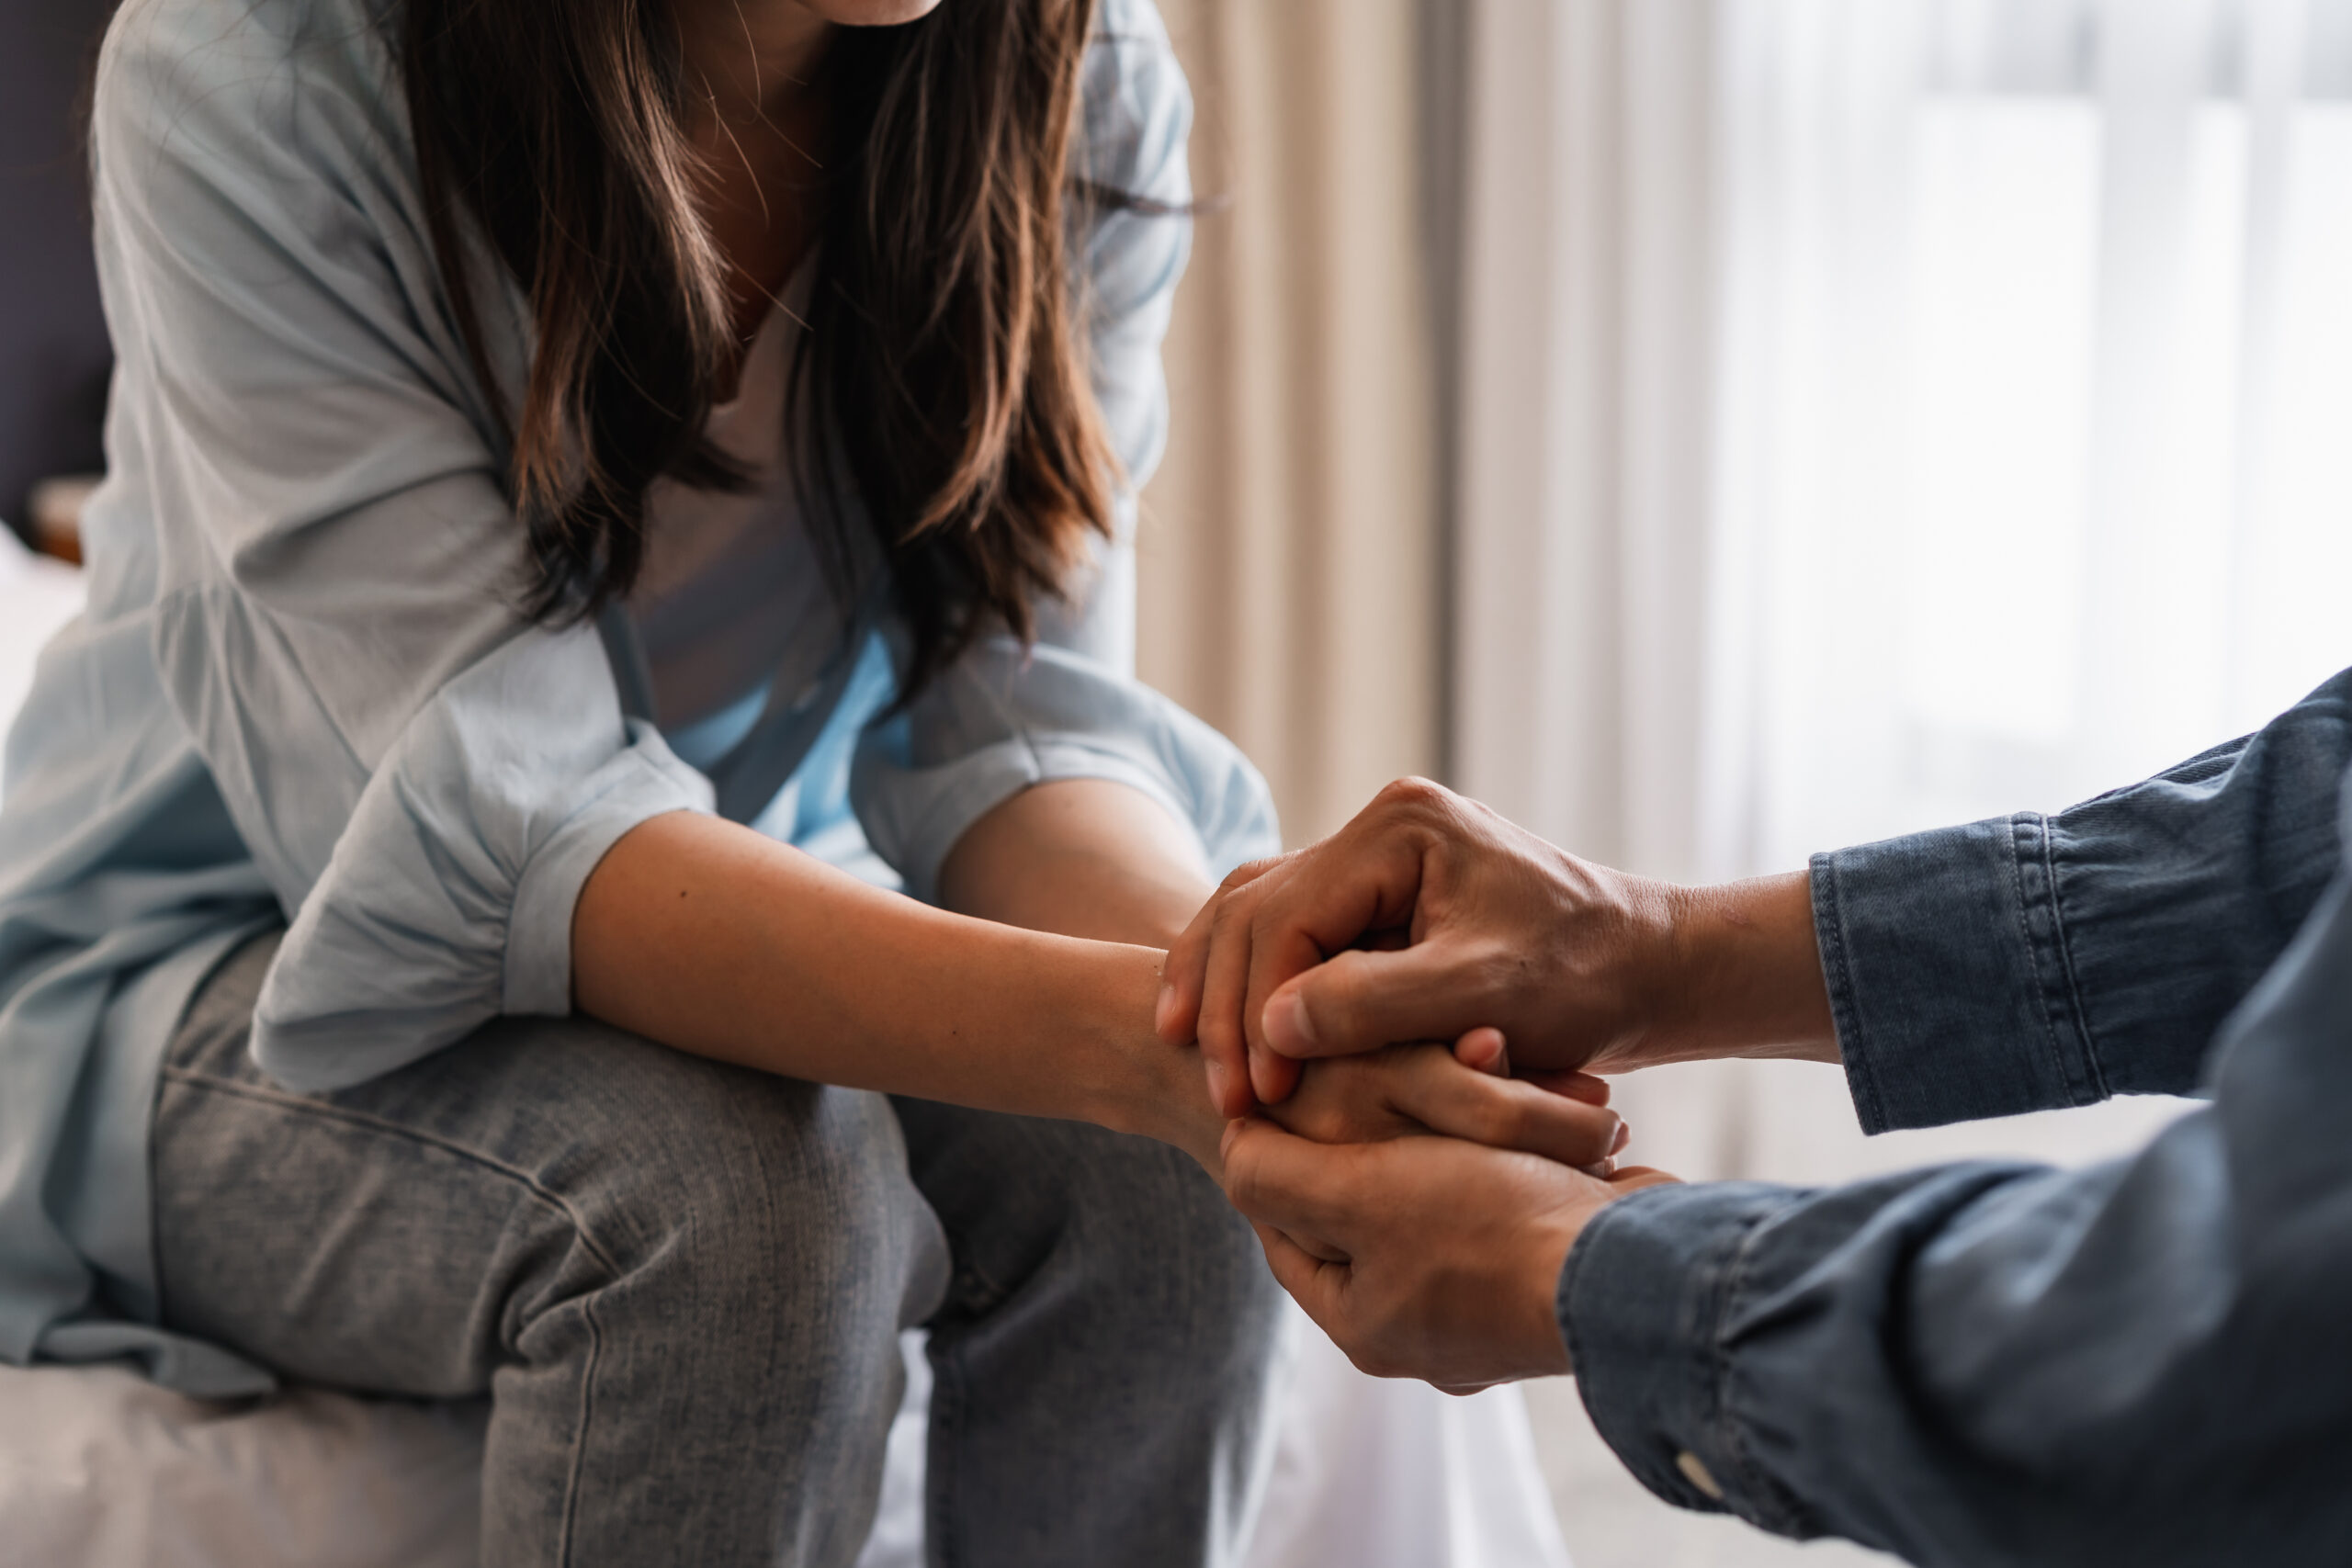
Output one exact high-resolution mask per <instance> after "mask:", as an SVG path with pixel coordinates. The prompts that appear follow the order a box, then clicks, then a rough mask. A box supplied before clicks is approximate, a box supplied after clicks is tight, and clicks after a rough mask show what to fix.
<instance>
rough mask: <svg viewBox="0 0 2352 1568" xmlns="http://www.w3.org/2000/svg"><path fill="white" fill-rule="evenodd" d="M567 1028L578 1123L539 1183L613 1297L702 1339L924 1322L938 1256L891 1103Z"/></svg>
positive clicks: (860, 1331) (859, 1330) (858, 1330)
mask: <svg viewBox="0 0 2352 1568" xmlns="http://www.w3.org/2000/svg"><path fill="white" fill-rule="evenodd" d="M565 1032H566V1033H567V1034H568V1036H569V1038H568V1039H567V1040H566V1041H565V1049H564V1051H563V1053H562V1054H563V1055H566V1056H568V1057H570V1058H571V1060H570V1062H569V1063H568V1066H569V1067H570V1068H571V1071H572V1072H573V1073H574V1074H575V1075H577V1077H579V1078H580V1079H582V1080H584V1083H583V1087H582V1089H579V1090H577V1091H575V1092H573V1093H571V1094H567V1095H566V1096H565V1097H564V1100H565V1104H566V1106H567V1108H568V1113H569V1114H571V1115H575V1116H577V1117H579V1119H580V1120H579V1123H578V1124H577V1125H576V1126H575V1127H574V1128H573V1129H572V1130H571V1131H572V1135H571V1137H570V1138H569V1139H567V1140H566V1142H565V1145H564V1146H563V1148H562V1150H561V1152H560V1155H559V1156H557V1157H556V1158H555V1159H554V1160H552V1161H550V1162H549V1163H548V1168H545V1170H544V1172H543V1179H544V1180H545V1181H546V1182H547V1184H548V1187H549V1190H551V1191H552V1192H554V1193H556V1194H557V1195H559V1197H560V1201H561V1202H562V1204H563V1205H564V1207H565V1208H566V1209H568V1210H569V1211H570V1219H571V1224H573V1225H574V1226H575V1227H576V1229H577V1230H578V1232H579V1234H580V1239H581V1244H582V1247H586V1248H588V1249H590V1250H592V1251H594V1252H595V1253H597V1254H601V1255H602V1256H601V1258H599V1259H598V1262H599V1264H600V1265H601V1267H600V1269H599V1270H598V1271H599V1272H602V1273H605V1274H606V1275H608V1276H610V1278H609V1279H608V1280H606V1281H605V1287H604V1288H605V1293H606V1294H607V1295H608V1296H615V1297H619V1298H625V1299H627V1300H628V1302H630V1303H632V1304H634V1305H639V1306H641V1307H642V1308H643V1309H644V1310H645V1311H647V1312H648V1313H653V1314H670V1315H674V1317H675V1318H676V1320H677V1321H678V1323H679V1324H680V1325H682V1326H690V1327H691V1328H692V1329H693V1331H695V1332H698V1333H730V1334H731V1333H737V1332H741V1333H750V1334H754V1335H763V1334H776V1333H781V1334H785V1335H787V1336H788V1335H791V1334H795V1333H801V1334H809V1333H816V1334H820V1335H821V1334H838V1335H846V1336H850V1337H857V1338H860V1339H865V1338H871V1337H873V1336H875V1335H876V1334H877V1333H881V1334H884V1335H886V1336H887V1334H888V1333H889V1332H891V1331H894V1330H895V1329H896V1327H897V1326H898V1325H899V1322H900V1321H901V1320H902V1319H904V1318H906V1317H907V1316H908V1315H909V1314H910V1313H911V1314H918V1315H919V1314H920V1312H921V1311H922V1306H923V1303H922V1301H921V1300H920V1298H921V1296H922V1292H923V1290H924V1289H925V1282H926V1280H927V1279H933V1278H935V1277H936V1276H937V1275H938V1274H939V1273H940V1272H941V1265H940V1263H939V1261H938V1260H937V1257H936V1255H937V1254H938V1253H939V1252H940V1250H941V1244H940V1243H939V1241H938V1239H937V1234H936V1222H935V1221H934V1220H933V1218H932V1217H931V1215H930V1213H929V1212H928V1210H927V1209H926V1208H925V1206H924V1205H923V1203H922V1200H921V1198H920V1197H919V1196H918V1195H917V1194H916V1193H915V1191H914V1189H913V1186H912V1184H911V1183H910V1180H909V1179H908V1176H907V1171H906V1155H905V1147H904V1144H903V1141H902V1139H901V1136H900V1134H899V1128H898V1123H897V1121H896V1119H895V1118H894V1117H893V1116H892V1115H891V1113H890V1110H889V1106H888V1101H886V1100H883V1099H882V1098H881V1097H880V1096H878V1095H875V1094H869V1093H865V1092H863V1091H860V1090H855V1089H838V1088H831V1087H827V1086H823V1085H817V1084H809V1083H803V1082H799V1081H797V1080H794V1079H786V1078H779V1077H774V1076H772V1075H768V1074H763V1073H759V1072H755V1071H752V1070H750V1069H747V1068H739V1067H733V1066H726V1065H724V1064H720V1063H716V1062H710V1061H707V1060H704V1059H702V1058H699V1057H694V1056H689V1055H684V1054H683V1053H679V1052H674V1051H671V1050H668V1049H666V1048H664V1047H662V1046H659V1045H654V1044H651V1043H647V1042H644V1041H641V1040H638V1039H636V1038H635V1037H633V1036H629V1035H627V1034H624V1033H622V1032H618V1031H607V1030H602V1029H601V1028H598V1027H596V1026H582V1025H579V1024H572V1025H569V1026H567V1028H566V1031H565ZM551 1109H552V1108H551ZM932 1288H933V1289H935V1286H934V1287H932Z"/></svg>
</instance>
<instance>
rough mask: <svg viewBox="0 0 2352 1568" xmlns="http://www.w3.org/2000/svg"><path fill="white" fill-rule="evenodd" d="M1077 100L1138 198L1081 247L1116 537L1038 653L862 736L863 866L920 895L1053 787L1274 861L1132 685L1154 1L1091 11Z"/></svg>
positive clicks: (1176, 100)
mask: <svg viewBox="0 0 2352 1568" xmlns="http://www.w3.org/2000/svg"><path fill="white" fill-rule="evenodd" d="M1085 104H1086V116H1085V126H1086V134H1085V137H1084V141H1083V144H1082V149H1081V153H1080V156H1081V159H1082V167H1083V169H1084V171H1085V174H1086V177H1087V179H1088V180H1089V182H1090V183H1091V185H1092V186H1095V187H1097V188H1098V189H1101V190H1108V191H1114V192H1118V193H1123V194H1124V195H1125V197H1133V198H1138V199H1137V200H1136V201H1133V202H1130V203H1127V204H1125V205H1118V204H1098V206H1097V209H1096V210H1095V211H1094V212H1093V215H1092V217H1091V222H1090V224H1089V226H1088V228H1087V230H1086V231H1085V236H1084V240H1083V243H1082V246H1081V254H1082V256H1083V258H1084V269H1085V276H1084V278H1083V279H1082V284H1081V287H1080V306H1081V308H1082V310H1084V312H1085V317H1086V320H1087V321H1088V325H1089V333H1090V342H1091V350H1092V355H1091V373H1092V378H1093V385H1094V391H1095V397H1096V400H1097V401H1098V403H1099V404H1100V405H1101V407H1102V410H1103V418H1104V421H1105V423H1106V425H1107V427H1108V429H1109V432H1110V434H1111V437H1112V441H1113V444H1114V446H1115V447H1116V448H1117V450H1118V454H1119V457H1120V459H1121V463H1122V467H1123V468H1124V470H1125V473H1124V479H1125V483H1124V485H1123V487H1122V489H1121V491H1120V494H1119V496H1118V498H1117V501H1116V506H1115V511H1116V516H1115V523H1116V527H1115V529H1114V535H1115V536H1114V538H1112V539H1110V540H1108V541H1105V542H1103V545H1102V546H1101V547H1099V548H1098V549H1097V551H1096V555H1095V560H1094V562H1093V566H1092V569H1091V570H1089V571H1088V572H1086V573H1085V574H1083V576H1082V577H1081V580H1080V581H1079V582H1077V583H1076V584H1074V585H1073V588H1072V591H1071V592H1070V595H1069V599H1068V600H1067V601H1066V602H1057V603H1052V604H1046V605H1044V606H1041V614H1040V635H1039V641H1038V643H1037V645H1036V646H1035V647H1034V648H1026V649H1024V648H1023V647H1022V646H1021V645H1020V644H1019V643H1017V642H1015V641H1014V640H1012V638H1009V637H988V638H983V639H982V640H981V641H979V642H978V644H976V645H975V646H974V647H973V649H971V650H970V651H969V652H968V653H967V655H966V656H965V657H964V658H963V660H961V661H960V662H958V663H957V664H956V666H955V667H953V668H952V669H950V670H948V671H945V672H944V674H943V675H942V676H941V677H940V678H939V679H938V680H936V681H935V682H933V683H932V685H931V686H930V687H929V688H927V689H926V690H925V691H923V692H922V694H920V695H919V696H917V698H916V699H915V701H914V702H913V703H912V704H910V705H909V707H908V709H907V711H906V712H904V713H903V714H900V715H899V716H896V717H895V718H893V719H891V720H889V721H888V722H885V723H882V724H879V725H876V726H875V727H874V728H871V729H869V730H868V731H867V732H866V734H865V738H864V739H863V740H862V742H861V744H860V747H859V750H858V755H857V761H856V765H855V767H854V771H853V773H852V779H851V792H850V793H851V800H852V803H853V805H854V807H856V810H857V814H858V817H859V819H860V821H861V823H862V824H863V825H864V827H865V833H866V837H867V839H868V840H869V841H871V843H872V844H873V846H874V848H875V850H876V852H878V853H879V854H880V855H881V856H882V858H883V859H884V860H886V861H888V863H890V864H891V865H892V866H893V867H894V868H895V869H896V870H897V871H898V872H899V875H900V876H902V877H903V878H904V879H905V882H906V886H907V889H908V891H909V892H910V893H913V894H914V895H916V896H917V897H925V898H928V897H933V895H934V893H935V891H936V887H937V882H938V875H939V869H940V866H941V865H942V863H944V861H945V860H946V858H947V855H948V852H950V851H951V850H953V849H954V848H955V847H956V842H957V840H960V839H961V838H962V837H963V835H964V833H965V832H966V830H967V829H969V828H970V827H971V826H972V824H973V823H975V822H977V821H978V820H979V818H981V817H983V816H985V815H986V814H987V813H988V812H989V811H990V810H991V809H993V808H994V807H997V806H998V805H1000V804H1001V803H1002V802H1003V801H1005V800H1006V799H1008V798H1010V797H1011V796H1012V795H1016V794H1018V793H1020V792H1021V791H1022V790H1023V789H1026V788H1029V787H1030V786H1032V785H1034V784H1045V783H1048V782H1052V781H1055V780H1061V779H1076V778H1099V779H1110V780H1114V781H1116V782H1118V783H1121V784H1128V785H1131V786H1133V787H1134V788H1136V789H1137V790H1139V791H1141V792H1143V793H1144V794H1146V795H1149V796H1150V797H1151V798H1153V799H1154V800H1156V801H1158V802H1159V803H1160V805H1161V806H1162V807H1165V808H1166V809H1167V810H1168V811H1169V812H1170V814H1171V815H1172V816H1174V817H1175V818H1176V819H1177V820H1178V821H1180V822H1182V823H1186V824H1189V825H1190V826H1191V827H1192V829H1193V831H1194V833H1195V834H1196V835H1197V836H1198V838H1199V840H1200V844H1201V849H1202V852H1203V855H1204V859H1205V861H1206V862H1207V863H1208V865H1209V866H1210V868H1211V869H1212V870H1213V871H1216V872H1217V873H1219V874H1222V873H1223V871H1225V870H1227V869H1229V868H1230V867H1232V866H1234V865H1237V864H1238V863H1241V862H1243V861H1245V860H1250V859H1252V858H1255V857H1257V856H1259V855H1262V854H1268V853H1271V852H1273V851H1274V850H1275V849H1276V848H1278V847H1279V846H1280V834H1279V831H1278V829H1277V827H1276V823H1275V818H1274V813H1273V807H1272V797H1271V795H1269V793H1268V791H1267V789H1266V786H1265V782H1264V780H1263V779H1261V777H1260V776H1259V774H1258V773H1257V770H1256V769H1255V768H1253V767H1251V766H1250V762H1249V761H1248V760H1247V759H1246V758H1244V757H1243V756H1242V755H1241V753H1240V752H1239V751H1238V750H1237V749H1236V748H1235V747H1234V746H1233V744H1232V743H1231V742H1230V741H1228V740H1227V739H1225V738H1224V737H1223V736H1221V735H1219V734H1218V733H1217V732H1216V730H1214V729H1212V728H1209V727H1208V726H1207V725H1205V724H1203V723H1202V722H1201V721H1200V720H1198V719H1196V718H1194V717H1193V716H1191V715H1190V714H1187V713H1185V712H1184V711H1183V710H1182V708H1180V707H1178V706H1177V705H1175V704H1173V703H1171V702H1170V701H1169V700H1168V699H1167V698H1165V697H1163V696H1161V695H1159V694H1158V693H1155V692H1153V691H1151V690H1149V689H1148V688H1147V687H1145V686H1143V685H1141V684H1140V683H1138V682H1136V680H1135V678H1134V662H1135V614H1136V610H1135V598H1136V581H1135V538H1134V530H1135V519H1136V500H1135V491H1136V488H1137V487H1140V486H1141V485H1142V484H1143V483H1144V482H1145V481H1146V480H1148V479H1149V478H1150V477H1151V473H1152V470H1153V469H1154V468H1156V467H1157V466H1158V465H1159V458H1160V455H1161V452H1162V449H1163V448H1164V446H1165V445H1166V440H1167V429H1168V392H1167V385H1166V381H1165V378H1164V376H1163V374H1162V370H1161V365H1160V345H1161V343H1162V341H1163V340H1164V338H1165V337H1166V335H1167V331H1168V322H1169V313H1170V307H1171V303H1172V300H1173V298H1174V295H1175V290H1176V285H1177V283H1178V281H1179V280H1180V279H1181V278H1182V276H1183V271H1184V264H1185V260H1186V257H1187V254H1188V253H1189V250H1190V246H1191V231H1192V228H1191V219H1190V218H1189V216H1188V215H1187V214H1186V212H1185V210H1184V209H1185V208H1186V207H1187V205H1188V204H1189V203H1190V201H1191V198H1192V180H1191V175H1190V173H1189V171H1188V167H1187V164H1186V159H1185V142H1186V139H1187V137H1188V136H1189V134H1190V131H1191V127H1192V117H1193V108H1192V98H1191V95H1190V92H1189V90H1188V89H1187V88H1186V86H1185V83H1184V78H1183V73H1182V70H1181V69H1180V68H1179V66H1178V65H1177V63H1176V59H1175V55H1174V52H1173V51H1172V50H1171V49H1170V45H1169V42H1168V38H1167V33H1166V30H1165V28H1163V27H1162V25H1161V22H1160V19H1159V14H1158V13H1157V12H1156V11H1154V10H1153V9H1152V7H1151V6H1149V5H1148V4H1143V3H1140V0H1112V3H1111V4H1108V5H1106V6H1104V7H1103V15H1102V18H1101V21H1100V23H1099V25H1098V37H1097V40H1096V44H1095V47H1094V48H1093V50H1092V51H1091V52H1090V56H1089V60H1088V65H1087V90H1086V95H1085Z"/></svg>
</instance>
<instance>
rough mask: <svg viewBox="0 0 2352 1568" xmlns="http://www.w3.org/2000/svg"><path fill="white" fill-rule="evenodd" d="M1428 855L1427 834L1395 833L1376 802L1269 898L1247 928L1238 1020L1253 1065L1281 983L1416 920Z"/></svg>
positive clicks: (1310, 854) (1306, 857)
mask: <svg viewBox="0 0 2352 1568" xmlns="http://www.w3.org/2000/svg"><path fill="white" fill-rule="evenodd" d="M1427 849H1428V841H1427V835H1426V834H1424V833H1422V832H1420V831H1419V830H1416V829H1413V828H1411V827H1409V826H1408V827H1405V828H1401V829H1400V828H1399V827H1398V826H1397V822H1396V820H1395V812H1394V811H1393V810H1384V809H1383V808H1382V805H1381V803H1378V802H1375V803H1374V807H1372V808H1370V809H1368V810H1366V811H1364V812H1363V813H1361V814H1360V815H1358V816H1357V818H1355V820H1353V821H1351V822H1350V823H1349V824H1348V825H1347V826H1346V827H1344V828H1342V829H1340V830H1339V831H1338V832H1337V833H1334V834H1332V835H1331V837H1329V838H1328V839H1326V840H1323V841H1322V842H1321V843H1319V844H1317V845H1315V846H1314V847H1313V848H1311V849H1309V850H1306V851H1305V852H1302V853H1301V854H1300V856H1299V861H1298V866H1297V868H1296V872H1295V874H1293V875H1290V876H1286V877H1284V878H1283V880H1282V883H1281V885H1280V886H1273V887H1270V888H1268V889H1267V890H1266V893H1265V895H1264V897H1262V898H1261V900H1260V902H1259V905H1258V908H1257V911H1256V917H1255V919H1254V921H1253V922H1252V923H1253V934H1252V939H1251V942H1250V978H1249V1000H1248V1003H1247V1005H1246V1007H1245V1009H1244V1010H1243V1013H1242V1019H1243V1028H1244V1030H1245V1031H1246V1032H1247V1033H1248V1035H1249V1040H1250V1048H1251V1055H1252V1056H1253V1057H1258V1056H1263V1055H1266V1053H1267V1042H1266V1039H1265V1035H1264V1033H1263V1031H1262V1030H1261V1026H1260V1015H1261V1013H1262V1012H1263V1010H1264V1009H1265V1005H1266V1000H1267V998H1269V997H1271V996H1272V995H1273V993H1274V992H1275V991H1276V990H1278V989H1279V988H1280V987H1282V986H1283V983H1284V982H1286V981H1288V980H1290V979H1291V978H1293V977H1294V976H1298V975H1301V974H1304V973H1306V971H1307V970H1309V969H1312V968H1314V967H1315V966H1316V965H1317V964H1321V963H1322V962H1323V961H1324V959H1325V958H1327V957H1328V956H1329V955H1330V954H1332V953H1346V952H1347V951H1349V950H1351V949H1353V948H1355V946H1356V944H1357V943H1358V942H1363V941H1364V940H1365V939H1366V938H1368V937H1372V936H1374V933H1378V932H1385V931H1392V930H1395V929H1397V928H1400V927H1403V926H1405V925H1406V924H1408V922H1409V921H1410V920H1411V919H1413V916H1414V911H1415V908H1416V906H1417V904H1418V902H1419V897H1420V893H1421V875H1422V869H1423V860H1424V856H1425V854H1426V852H1427ZM1385 1043H1386V1042H1385V1041H1378V1042H1375V1044H1385ZM1367 1048H1368V1047H1367ZM1291 1054H1292V1053H1283V1055H1291ZM1276 1070H1277V1071H1279V1069H1276Z"/></svg>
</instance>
